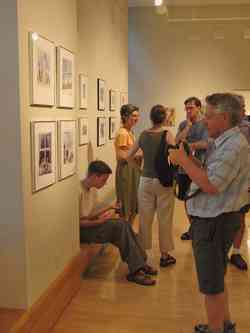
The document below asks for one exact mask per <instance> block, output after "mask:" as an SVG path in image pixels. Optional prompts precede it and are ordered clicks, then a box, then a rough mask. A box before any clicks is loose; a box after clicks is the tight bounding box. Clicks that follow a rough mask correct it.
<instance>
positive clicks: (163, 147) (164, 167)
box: [154, 130, 177, 187]
mask: <svg viewBox="0 0 250 333" xmlns="http://www.w3.org/2000/svg"><path fill="white" fill-rule="evenodd" d="M166 135H167V131H166V130H165V131H163V133H162V136H161V141H160V145H159V148H158V150H157V153H156V156H155V163H154V164H155V171H156V173H157V178H158V179H159V181H160V183H161V185H163V186H165V187H171V186H173V184H174V178H175V174H176V170H177V168H176V166H174V165H173V164H172V163H171V162H170V161H169V158H168V149H169V148H173V146H172V145H168V144H167V142H166Z"/></svg>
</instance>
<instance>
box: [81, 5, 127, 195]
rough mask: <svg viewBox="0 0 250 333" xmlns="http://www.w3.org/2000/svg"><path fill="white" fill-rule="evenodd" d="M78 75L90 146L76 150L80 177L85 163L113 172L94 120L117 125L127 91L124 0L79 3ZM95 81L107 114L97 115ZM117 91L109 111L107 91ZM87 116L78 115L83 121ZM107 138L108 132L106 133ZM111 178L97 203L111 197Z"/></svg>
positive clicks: (108, 149)
mask: <svg viewBox="0 0 250 333" xmlns="http://www.w3.org/2000/svg"><path fill="white" fill-rule="evenodd" d="M78 36H79V40H78V50H79V61H78V72H79V73H83V74H85V75H87V76H88V79H89V109H88V112H87V114H88V118H89V130H90V137H91V140H90V144H89V145H88V146H81V147H80V148H79V175H80V178H82V177H84V175H85V173H86V168H87V161H91V160H93V159H96V158H98V159H102V160H104V161H106V162H107V163H109V164H110V166H111V167H112V169H113V170H115V159H114V148H113V141H111V140H109V139H107V144H106V145H105V146H101V147H98V148H97V136H96V128H97V116H105V117H106V118H107V119H106V120H107V122H106V125H107V129H108V117H109V116H115V117H116V119H117V125H119V123H120V118H119V106H120V104H119V103H120V98H119V97H120V94H119V92H120V91H128V40H127V38H128V9H127V1H125V0H119V1H118V0H116V1H114V0H109V1H107V0H91V1H79V2H78ZM97 78H102V79H104V80H105V81H106V87H107V98H106V101H107V103H106V111H105V112H100V111H97V95H96V87H97ZM111 88H112V89H114V90H116V91H117V94H116V96H117V110H116V111H115V112H109V111H108V89H111ZM85 115H86V112H84V111H79V112H78V116H79V117H84V116H85ZM107 135H108V132H107ZM113 184H114V176H112V177H111V179H110V182H109V184H107V185H106V186H105V188H104V189H103V190H102V192H101V193H100V199H102V198H104V199H106V197H108V198H110V197H114V192H113V188H114V185H113Z"/></svg>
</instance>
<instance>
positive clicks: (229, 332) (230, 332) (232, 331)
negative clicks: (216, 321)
mask: <svg viewBox="0 0 250 333" xmlns="http://www.w3.org/2000/svg"><path fill="white" fill-rule="evenodd" d="M235 327H236V325H235V323H230V324H229V325H228V326H227V327H224V332H223V333H236V328H235Z"/></svg>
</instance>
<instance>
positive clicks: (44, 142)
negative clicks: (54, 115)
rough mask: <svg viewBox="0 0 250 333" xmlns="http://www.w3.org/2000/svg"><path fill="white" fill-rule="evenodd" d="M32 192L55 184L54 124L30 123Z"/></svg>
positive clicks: (51, 122) (47, 122)
mask: <svg viewBox="0 0 250 333" xmlns="http://www.w3.org/2000/svg"><path fill="white" fill-rule="evenodd" d="M31 151H32V157H31V160H32V191H33V192H36V191H38V190H41V189H42V188H45V187H47V186H49V185H52V184H54V183H55V182H56V122H55V121H34V122H31Z"/></svg>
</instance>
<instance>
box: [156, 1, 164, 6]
mask: <svg viewBox="0 0 250 333" xmlns="http://www.w3.org/2000/svg"><path fill="white" fill-rule="evenodd" d="M162 4H163V0H155V6H161V5H162Z"/></svg>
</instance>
